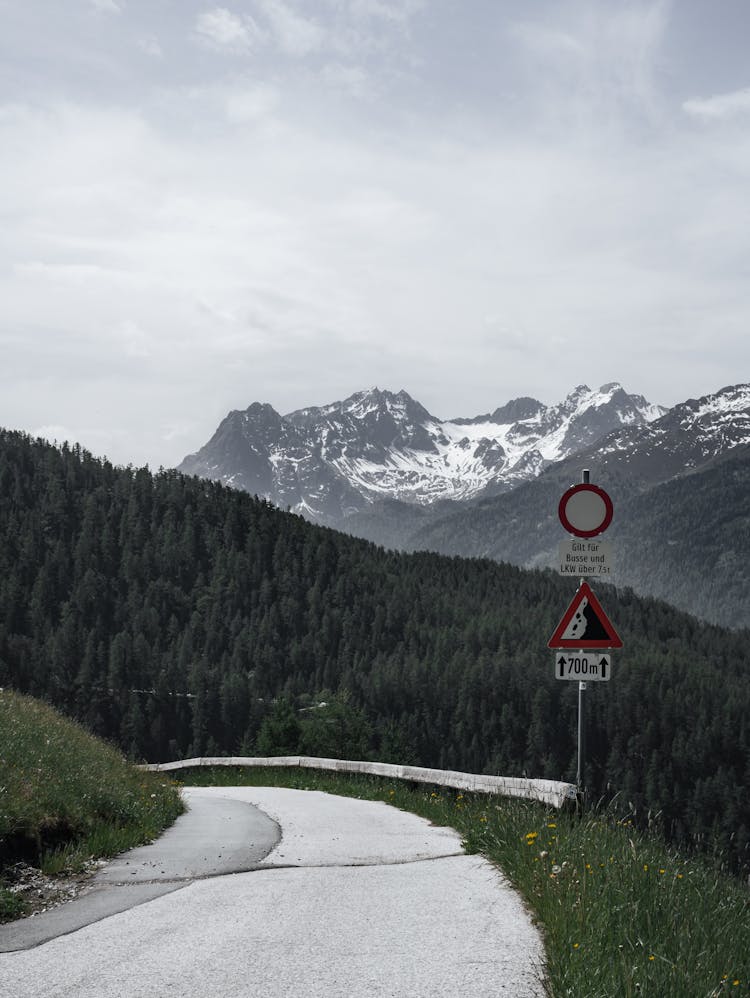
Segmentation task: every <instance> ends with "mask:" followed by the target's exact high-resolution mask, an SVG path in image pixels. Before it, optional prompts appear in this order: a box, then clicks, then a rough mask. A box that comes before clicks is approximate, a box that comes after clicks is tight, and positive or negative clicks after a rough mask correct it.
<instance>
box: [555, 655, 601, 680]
mask: <svg viewBox="0 0 750 998" xmlns="http://www.w3.org/2000/svg"><path fill="white" fill-rule="evenodd" d="M555 678H556V679H579V680H581V681H584V682H587V683H589V682H599V683H608V682H609V681H610V679H611V678H612V655H611V654H610V652H608V651H556V652H555Z"/></svg>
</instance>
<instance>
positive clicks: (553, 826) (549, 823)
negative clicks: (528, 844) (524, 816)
mask: <svg viewBox="0 0 750 998" xmlns="http://www.w3.org/2000/svg"><path fill="white" fill-rule="evenodd" d="M547 828H557V825H556V824H555V823H554V821H548V822H547Z"/></svg>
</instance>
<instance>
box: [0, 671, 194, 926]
mask: <svg viewBox="0 0 750 998" xmlns="http://www.w3.org/2000/svg"><path fill="white" fill-rule="evenodd" d="M182 809H183V805H182V802H181V800H180V797H179V793H178V791H177V789H176V788H175V787H174V785H172V784H171V782H169V781H167V780H165V779H164V777H162V776H160V775H159V774H151V773H143V772H141V771H139V770H137V769H136V768H135V767H134V766H132V765H130V764H129V763H128V762H126V760H125V759H124V758H123V756H122V755H121V754H120V752H118V751H117V750H116V749H114V748H112V747H111V746H110V745H107V744H105V743H104V742H102V741H100V740H99V739H98V738H94V737H93V736H92V735H90V734H88V732H86V731H85V730H84V729H83V728H82V727H81V726H80V725H78V724H76V723H74V722H72V721H69V720H67V719H65V718H63V717H62V716H61V715H60V714H59V713H58V712H57V711H55V710H53V709H52V708H51V707H49V706H47V705H46V704H43V703H40V702H39V701H37V700H33V699H31V698H30V697H25V696H21V695H19V694H17V693H14V692H12V691H10V690H4V691H0V921H3V920H6V919H7V918H9V917H16V916H18V915H19V914H23V911H22V910H20V906H19V905H18V904H17V903H16V902H17V899H16V898H15V897H14V896H13V895H12V894H10V893H9V892H8V891H7V890H4V889H3V886H2V874H3V867H7V866H9V865H10V864H11V863H13V862H15V861H17V860H19V859H23V860H25V861H28V862H32V863H35V864H37V865H40V866H41V867H42V869H44V870H45V871H46V872H48V873H54V872H58V871H62V870H63V869H67V870H70V869H75V868H77V867H80V866H81V865H83V864H84V863H85V862H87V861H88V860H90V859H91V858H92V857H93V858H98V857H100V856H112V855H114V854H116V853H118V852H121V851H122V850H123V849H128V848H131V847H132V846H135V845H139V844H141V843H143V842H147V841H149V840H151V839H153V838H155V837H156V836H157V835H159V833H160V832H161V831H162V830H163V829H164V828H165V827H167V826H168V825H170V824H172V822H173V821H174V819H175V818H176V817H177V815H178V814H180V813H181V811H182Z"/></svg>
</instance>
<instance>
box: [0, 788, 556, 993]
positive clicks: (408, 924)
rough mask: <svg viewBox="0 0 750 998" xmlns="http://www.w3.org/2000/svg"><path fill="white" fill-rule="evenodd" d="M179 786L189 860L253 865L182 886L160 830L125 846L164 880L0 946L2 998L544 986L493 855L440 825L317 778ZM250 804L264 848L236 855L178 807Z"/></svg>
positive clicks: (532, 941) (232, 811) (234, 812)
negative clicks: (464, 844) (78, 921)
mask: <svg viewBox="0 0 750 998" xmlns="http://www.w3.org/2000/svg"><path fill="white" fill-rule="evenodd" d="M186 794H187V796H188V800H189V803H190V806H191V812H190V814H189V815H188V816H187V818H186V821H184V822H183V828H185V827H187V829H188V831H187V832H185V833H184V834H183V841H185V839H186V838H188V839H189V838H192V841H193V845H194V848H192V851H191V852H190V855H191V856H192V857H193V860H195V858H196V856H197V855H198V854H200V856H204V855H205V856H206V857H207V858H209V859H210V862H211V863H214V862H215V860H216V859H218V851H219V850H218V849H217V848H216V846H217V844H221V846H222V848H221V852H222V857H221V859H222V861H225V860H227V861H228V862H229V863H230V866H231V868H232V869H238V868H242V865H243V862H244V863H246V864H247V865H248V866H252V870H251V872H247V873H227V872H224V871H223V870H217V871H214V875H209V876H204V874H203V873H201V872H197V875H198V876H200V877H203V879H195V880H193V881H192V882H190V883H189V884H188V886H185V881H176V878H175V874H177V873H180V872H181V871H180V870H179V869H178V867H177V866H176V865H173V866H172V867H171V869H170V868H169V867H167V866H166V865H165V866H162V863H164V862H165V861H166V860H169V861H170V862H171V861H172V859H173V857H174V855H175V852H174V851H173V850H172V849H171V847H170V848H169V849H168V850H167V855H166V856H165V854H164V851H163V847H164V845H165V843H166V837H165V838H164V839H163V840H160V843H159V844H158V848H159V849H161V850H162V855H161V859H157V858H156V857H157V853H150V854H149V853H148V849H149V848H151V847H146V849H144V850H137V852H138V853H139V860H138V862H139V869H140V870H141V871H143V873H144V875H146V874H148V873H149V872H150V873H151V874H154V876H153V877H152V878H150V879H152V880H156V886H157V887H158V886H162V887H165V886H168V887H170V888H171V890H170V893H168V894H163V895H161V896H159V897H156V898H155V899H154V900H151V901H149V902H148V903H141V904H139V905H138V906H137V907H134V908H132V909H130V910H127V911H122V912H120V913H118V914H113V915H111V916H109V917H104V918H101V919H100V920H99V921H96V922H94V923H92V924H89V925H87V926H85V927H83V928H80V929H78V930H77V931H74V932H72V933H70V934H68V935H64V936H60V937H58V938H55V939H51V940H50V941H48V942H46V943H44V944H42V945H38V946H36V947H35V948H33V949H28V950H24V951H18V952H6V953H5V954H3V955H0V996H1V998H63V996H65V998H161V996H179V998H250V996H255V995H263V996H264V998H375V996H390V998H448V996H451V998H453V996H458V995H468V996H472V998H491V996H507V998H527V996H529V998H530V996H541V995H542V994H543V991H542V988H541V985H540V984H539V975H540V969H539V968H540V966H541V962H542V959H543V952H542V947H541V942H540V939H539V937H538V934H537V933H536V931H535V930H534V929H533V928H532V926H531V924H530V922H529V919H528V917H527V915H526V913H525V911H524V909H523V907H522V905H521V903H520V901H519V900H518V898H517V897H516V895H515V894H513V893H512V892H511V891H510V890H509V889H508V887H507V885H506V883H505V882H504V880H503V878H502V876H501V875H500V874H499V873H498V872H497V871H496V870H495V869H494V868H493V867H492V866H490V865H489V864H488V863H486V862H485V861H484V860H482V859H481V858H479V857H476V856H466V855H464V854H463V852H462V851H461V848H460V842H459V839H458V836H457V835H456V834H455V833H454V832H452V831H450V830H449V829H445V828H434V827H432V826H431V825H430V824H429V823H428V822H426V821H424V820H422V819H421V818H417V817H415V816H414V815H410V814H404V813H402V812H400V811H397V810H395V809H394V808H390V807H388V805H385V804H379V803H373V802H370V801H358V800H352V799H348V798H342V797H334V796H331V795H328V794H321V793H310V792H305V791H297V790H283V789H276V788H239V787H235V788H192V789H189V790H188V791H186ZM248 805H256V806H257V807H258V808H260V809H261V811H262V812H264V813H265V814H266V815H268V816H269V818H270V819H272V821H273V822H275V823H276V825H278V826H280V828H281V830H282V837H281V839H280V841H278V842H277V844H276V845H275V848H272V849H271V851H270V852H268V854H267V855H266V856H265V859H262V860H258V858H257V856H255V855H252V856H248V855H247V854H245V856H244V857H239V860H238V857H237V855H236V854H235V853H234V850H233V849H230V850H229V851H230V852H232V857H231V858H228V857H227V855H226V854H225V852H224V848H225V847H224V844H223V843H224V842H225V841H228V839H227V837H226V835H223V836H220V838H221V843H219V842H218V839H217V838H216V833H215V834H214V841H213V842H212V843H211V845H212V848H211V849H210V850H208V849H205V848H204V849H203V850H202V849H201V848H200V845H199V844H198V843H199V840H198V839H197V838H196V837H195V836H192V834H189V831H190V828H191V827H194V826H191V824H190V822H191V815H195V814H200V813H203V814H205V813H209V814H210V813H211V812H212V809H214V808H215V809H223V810H224V813H225V814H226V815H231V818H229V817H228V818H226V819H225V821H224V822H223V823H222V822H221V821H220V822H219V825H220V826H222V824H223V825H224V826H226V824H228V823H231V822H234V821H236V822H238V824H237V825H236V826H234V827H239V821H240V820H241V819H240V814H247V813H249V814H253V813H254V812H253V811H252V809H251V808H250V807H248ZM181 820H182V819H181ZM260 821H261V825H262V824H263V819H262V818H261V819H260ZM264 827H265V829H266V832H268V830H269V827H270V829H272V830H273V829H274V828H275V826H274V825H270V826H267V825H266V826H264ZM240 838H242V836H240ZM232 841H234V842H235V844H236V845H237V843H236V837H235V838H233V839H232ZM203 845H204V847H205V846H207V845H208V843H205V841H204V843H203ZM267 845H268V844H267ZM271 845H273V843H271ZM271 845H268V848H271ZM245 846H246V843H240V844H239V845H238V846H237V847H238V848H244V847H245ZM149 864H155V865H149ZM162 869H164V871H165V872H164V874H161V873H160V872H158V876H163V877H164V878H166V879H165V880H162V881H161V882H159V881H158V876H157V871H161V870H162ZM200 869H202V868H201V867H195V866H194V867H193V875H194V876H195V875H196V870H198V871H199V870H200ZM126 871H128V876H130V872H129V860H128V858H127V857H126V858H125V859H124V860H121V861H119V862H118V864H117V865H116V866H114V865H113V866H112V867H111V868H109V869H108V870H107V871H106V872H107V874H108V875H110V876H111V877H112V879H113V881H114V882H115V883H120V882H122V880H123V879H124V874H125V872H126ZM182 872H187V873H189V872H190V871H184V870H183V871H182ZM147 886H152V887H153V886H154V884H153V883H152V884H148V885H147ZM175 887H181V888H182V889H179V890H175V889H174V888H175ZM114 889H116V890H117V889H119V890H125V889H126V888H114ZM131 889H132V888H131ZM38 917H39V918H41V917H43V916H38ZM31 921H36V919H33V920H31ZM19 924H20V923H19Z"/></svg>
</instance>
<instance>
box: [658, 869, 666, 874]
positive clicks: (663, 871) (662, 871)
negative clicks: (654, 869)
mask: <svg viewBox="0 0 750 998" xmlns="http://www.w3.org/2000/svg"><path fill="white" fill-rule="evenodd" d="M666 872H667V871H666V870H659V873H660V874H663V873H666Z"/></svg>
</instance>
